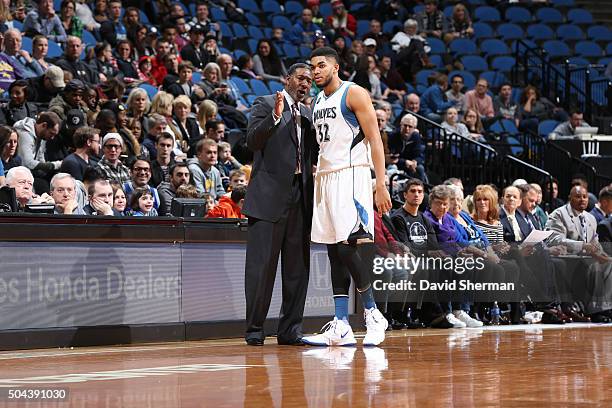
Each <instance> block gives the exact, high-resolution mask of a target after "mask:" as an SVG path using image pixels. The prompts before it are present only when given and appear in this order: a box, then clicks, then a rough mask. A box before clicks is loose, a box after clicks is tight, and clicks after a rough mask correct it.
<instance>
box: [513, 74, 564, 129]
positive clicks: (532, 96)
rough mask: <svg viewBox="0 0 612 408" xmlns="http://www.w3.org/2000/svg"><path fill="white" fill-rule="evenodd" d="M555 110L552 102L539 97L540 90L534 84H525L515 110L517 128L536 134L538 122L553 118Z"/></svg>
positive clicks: (558, 117) (559, 117)
mask: <svg viewBox="0 0 612 408" xmlns="http://www.w3.org/2000/svg"><path fill="white" fill-rule="evenodd" d="M556 110H557V109H556V108H555V106H554V105H553V104H552V102H550V101H549V100H548V99H546V98H541V97H540V91H539V90H538V89H537V88H536V87H535V86H533V85H527V86H526V87H525V89H523V93H522V95H521V100H520V103H519V107H518V109H517V111H516V118H517V120H518V122H519V125H518V126H519V130H520V131H521V132H527V131H529V132H531V133H533V134H534V135H537V134H538V125H539V123H540V122H541V121H543V120H547V119H553V118H554V117H555V111H556ZM566 116H567V115H566ZM556 118H557V119H563V117H562V115H561V116H556ZM561 121H562V122H563V121H565V120H561Z"/></svg>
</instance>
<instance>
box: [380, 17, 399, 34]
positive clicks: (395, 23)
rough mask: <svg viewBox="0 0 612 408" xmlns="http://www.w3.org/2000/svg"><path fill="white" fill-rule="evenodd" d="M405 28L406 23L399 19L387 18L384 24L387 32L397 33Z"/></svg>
mask: <svg viewBox="0 0 612 408" xmlns="http://www.w3.org/2000/svg"><path fill="white" fill-rule="evenodd" d="M403 28H404V24H403V23H402V22H401V21H399V20H387V21H385V22H384V23H383V25H382V30H383V32H385V33H389V34H395V33H396V32H398V31H401V30H402V29H403Z"/></svg>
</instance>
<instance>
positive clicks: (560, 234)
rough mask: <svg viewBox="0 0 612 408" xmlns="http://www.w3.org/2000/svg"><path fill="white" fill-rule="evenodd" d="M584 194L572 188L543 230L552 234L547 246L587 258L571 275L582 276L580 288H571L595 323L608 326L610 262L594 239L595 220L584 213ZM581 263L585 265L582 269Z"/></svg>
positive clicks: (579, 188)
mask: <svg viewBox="0 0 612 408" xmlns="http://www.w3.org/2000/svg"><path fill="white" fill-rule="evenodd" d="M588 200H589V198H588V191H587V189H586V188H585V187H583V186H580V185H576V186H574V187H572V189H571V191H570V196H569V204H566V205H564V206H562V207H559V208H557V209H556V210H555V211H553V212H552V214H550V217H549V218H548V222H547V224H546V229H547V230H551V231H553V235H552V236H551V238H550V242H551V244H556V245H563V246H565V247H566V248H567V251H568V252H569V253H570V254H575V255H583V256H588V257H589V258H590V259H586V260H581V266H582V267H580V266H579V267H577V268H575V273H581V274H584V278H583V279H582V278H581V279H579V280H578V279H572V280H571V282H572V283H574V282H579V283H580V285H581V286H580V287H578V288H575V287H573V289H574V291H575V292H577V295H576V297H579V298H581V299H577V300H583V301H584V304H585V307H586V311H587V312H588V313H590V314H591V319H592V321H593V322H596V323H608V322H610V321H611V319H612V298H611V297H610V293H612V279H610V274H612V260H611V259H610V258H609V257H608V255H607V254H606V253H605V252H604V250H603V248H602V247H601V244H600V243H599V239H598V236H597V223H596V221H595V217H593V216H592V215H591V214H589V213H587V212H586V211H585V210H586V208H587V205H588ZM582 262H584V263H586V267H587V268H586V271H585V269H584V268H583V266H585V265H584V264H583V263H582Z"/></svg>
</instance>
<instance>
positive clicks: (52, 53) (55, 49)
mask: <svg viewBox="0 0 612 408" xmlns="http://www.w3.org/2000/svg"><path fill="white" fill-rule="evenodd" d="M48 43H49V50H48V51H47V57H49V58H55V57H61V56H62V54H63V53H64V51H63V50H62V47H60V45H59V44H58V43H56V42H55V41H53V40H48Z"/></svg>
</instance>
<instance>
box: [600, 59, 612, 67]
mask: <svg viewBox="0 0 612 408" xmlns="http://www.w3.org/2000/svg"><path fill="white" fill-rule="evenodd" d="M610 62H612V57H603V58H600V59H598V60H597V64H599V65H602V66H604V67H607V66H608V64H609V63H610Z"/></svg>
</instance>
